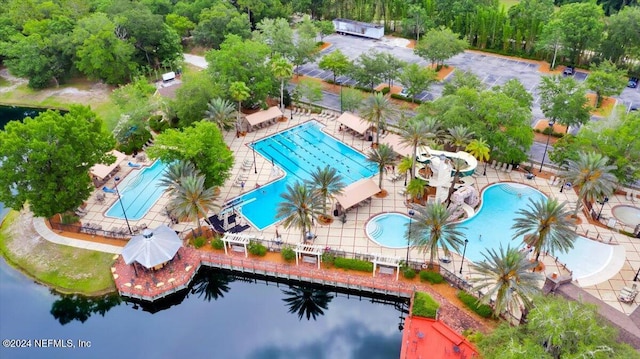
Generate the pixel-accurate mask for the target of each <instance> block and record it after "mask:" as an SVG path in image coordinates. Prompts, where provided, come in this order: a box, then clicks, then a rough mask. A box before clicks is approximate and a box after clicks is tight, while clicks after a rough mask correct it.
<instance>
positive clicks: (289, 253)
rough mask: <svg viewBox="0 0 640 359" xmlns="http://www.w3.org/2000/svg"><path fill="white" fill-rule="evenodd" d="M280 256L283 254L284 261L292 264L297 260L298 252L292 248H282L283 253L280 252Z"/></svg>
mask: <svg viewBox="0 0 640 359" xmlns="http://www.w3.org/2000/svg"><path fill="white" fill-rule="evenodd" d="M280 254H282V259H284V260H285V261H286V262H292V261H293V260H295V259H296V252H295V251H294V250H293V249H291V247H284V248H282V252H280Z"/></svg>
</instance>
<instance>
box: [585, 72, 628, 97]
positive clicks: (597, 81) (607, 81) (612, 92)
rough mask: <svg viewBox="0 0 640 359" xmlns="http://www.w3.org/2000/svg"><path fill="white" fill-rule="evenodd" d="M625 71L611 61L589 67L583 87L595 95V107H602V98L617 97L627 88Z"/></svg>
mask: <svg viewBox="0 0 640 359" xmlns="http://www.w3.org/2000/svg"><path fill="white" fill-rule="evenodd" d="M626 74H627V73H626V71H624V70H622V69H618V68H617V67H616V65H614V64H613V63H612V62H611V61H608V60H607V61H603V62H602V63H600V64H599V65H597V66H596V65H593V66H591V74H590V75H589V77H587V80H586V81H585V85H586V86H587V88H588V89H589V90H591V91H593V92H595V93H596V107H600V106H602V98H603V97H604V96H617V95H620V94H621V93H622V90H624V88H625V87H626V86H627V79H626V78H625V76H626Z"/></svg>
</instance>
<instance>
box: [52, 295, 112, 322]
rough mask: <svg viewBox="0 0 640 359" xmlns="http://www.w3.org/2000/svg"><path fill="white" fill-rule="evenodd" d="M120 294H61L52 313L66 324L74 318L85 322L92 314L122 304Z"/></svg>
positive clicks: (106, 310) (102, 312)
mask: <svg viewBox="0 0 640 359" xmlns="http://www.w3.org/2000/svg"><path fill="white" fill-rule="evenodd" d="M121 302H122V300H121V298H120V296H118V295H114V294H110V295H105V296H102V297H96V298H89V297H85V296H82V295H79V294H70V295H61V296H60V299H58V300H56V301H55V302H53V304H52V305H51V311H50V313H51V315H53V317H54V318H56V319H57V320H58V322H60V324H62V325H65V324H67V323H70V322H72V321H74V320H77V321H80V322H81V323H84V322H85V321H86V320H87V319H89V318H90V317H91V315H92V314H96V313H97V314H100V315H101V316H103V317H104V315H105V314H106V313H107V312H108V311H109V309H111V308H113V307H115V306H118V305H120V303H121Z"/></svg>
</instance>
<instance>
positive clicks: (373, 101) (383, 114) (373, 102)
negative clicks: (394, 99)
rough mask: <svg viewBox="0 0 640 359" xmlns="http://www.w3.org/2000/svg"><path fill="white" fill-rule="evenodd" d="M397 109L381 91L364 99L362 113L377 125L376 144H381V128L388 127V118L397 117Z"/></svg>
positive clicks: (367, 119)
mask: <svg viewBox="0 0 640 359" xmlns="http://www.w3.org/2000/svg"><path fill="white" fill-rule="evenodd" d="M396 113H397V110H396V109H395V107H394V106H393V104H392V103H391V102H389V99H387V98H386V97H384V95H383V94H382V93H381V92H377V93H376V94H375V95H371V96H369V97H367V98H366V99H365V100H364V103H363V105H362V107H361V112H360V114H361V115H362V117H363V118H364V119H365V120H366V121H367V122H370V123H371V124H372V125H373V126H375V127H376V145H380V129H383V128H386V127H387V119H392V118H394V117H395V115H396Z"/></svg>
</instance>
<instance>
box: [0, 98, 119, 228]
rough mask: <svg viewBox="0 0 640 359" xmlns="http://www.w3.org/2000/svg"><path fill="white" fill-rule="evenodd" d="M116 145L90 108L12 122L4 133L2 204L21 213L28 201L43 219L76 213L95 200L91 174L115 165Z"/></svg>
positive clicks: (0, 142)
mask: <svg viewBox="0 0 640 359" xmlns="http://www.w3.org/2000/svg"><path fill="white" fill-rule="evenodd" d="M114 145H115V141H114V139H113V136H111V134H109V133H107V132H105V131H104V130H103V123H102V120H101V119H99V118H98V117H97V116H96V114H95V113H93V112H92V111H91V109H90V108H89V107H84V106H77V105H74V106H71V108H70V109H69V112H68V113H66V114H64V115H62V114H60V113H59V112H57V111H51V110H49V111H46V112H43V113H41V114H40V115H38V116H37V117H35V118H33V119H32V118H29V117H28V118H26V119H25V120H24V122H18V121H11V122H9V123H8V124H7V125H6V126H5V129H4V131H0V154H1V155H0V157H2V164H0V201H2V202H3V203H5V204H6V205H7V206H9V207H11V208H13V209H16V210H19V209H20V208H22V206H23V205H24V204H25V203H27V202H28V203H29V206H30V208H31V211H33V214H34V215H36V216H38V217H51V216H53V215H54V214H56V213H63V212H66V211H72V210H74V209H76V208H77V207H78V206H80V205H81V204H82V203H83V202H84V201H85V200H86V199H87V198H89V196H90V195H91V191H92V190H93V188H92V187H93V186H92V183H91V178H90V177H89V169H90V168H91V167H92V166H93V165H94V164H96V163H111V162H113V157H112V156H108V155H106V153H107V152H108V151H110V150H111V149H113V147H114Z"/></svg>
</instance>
